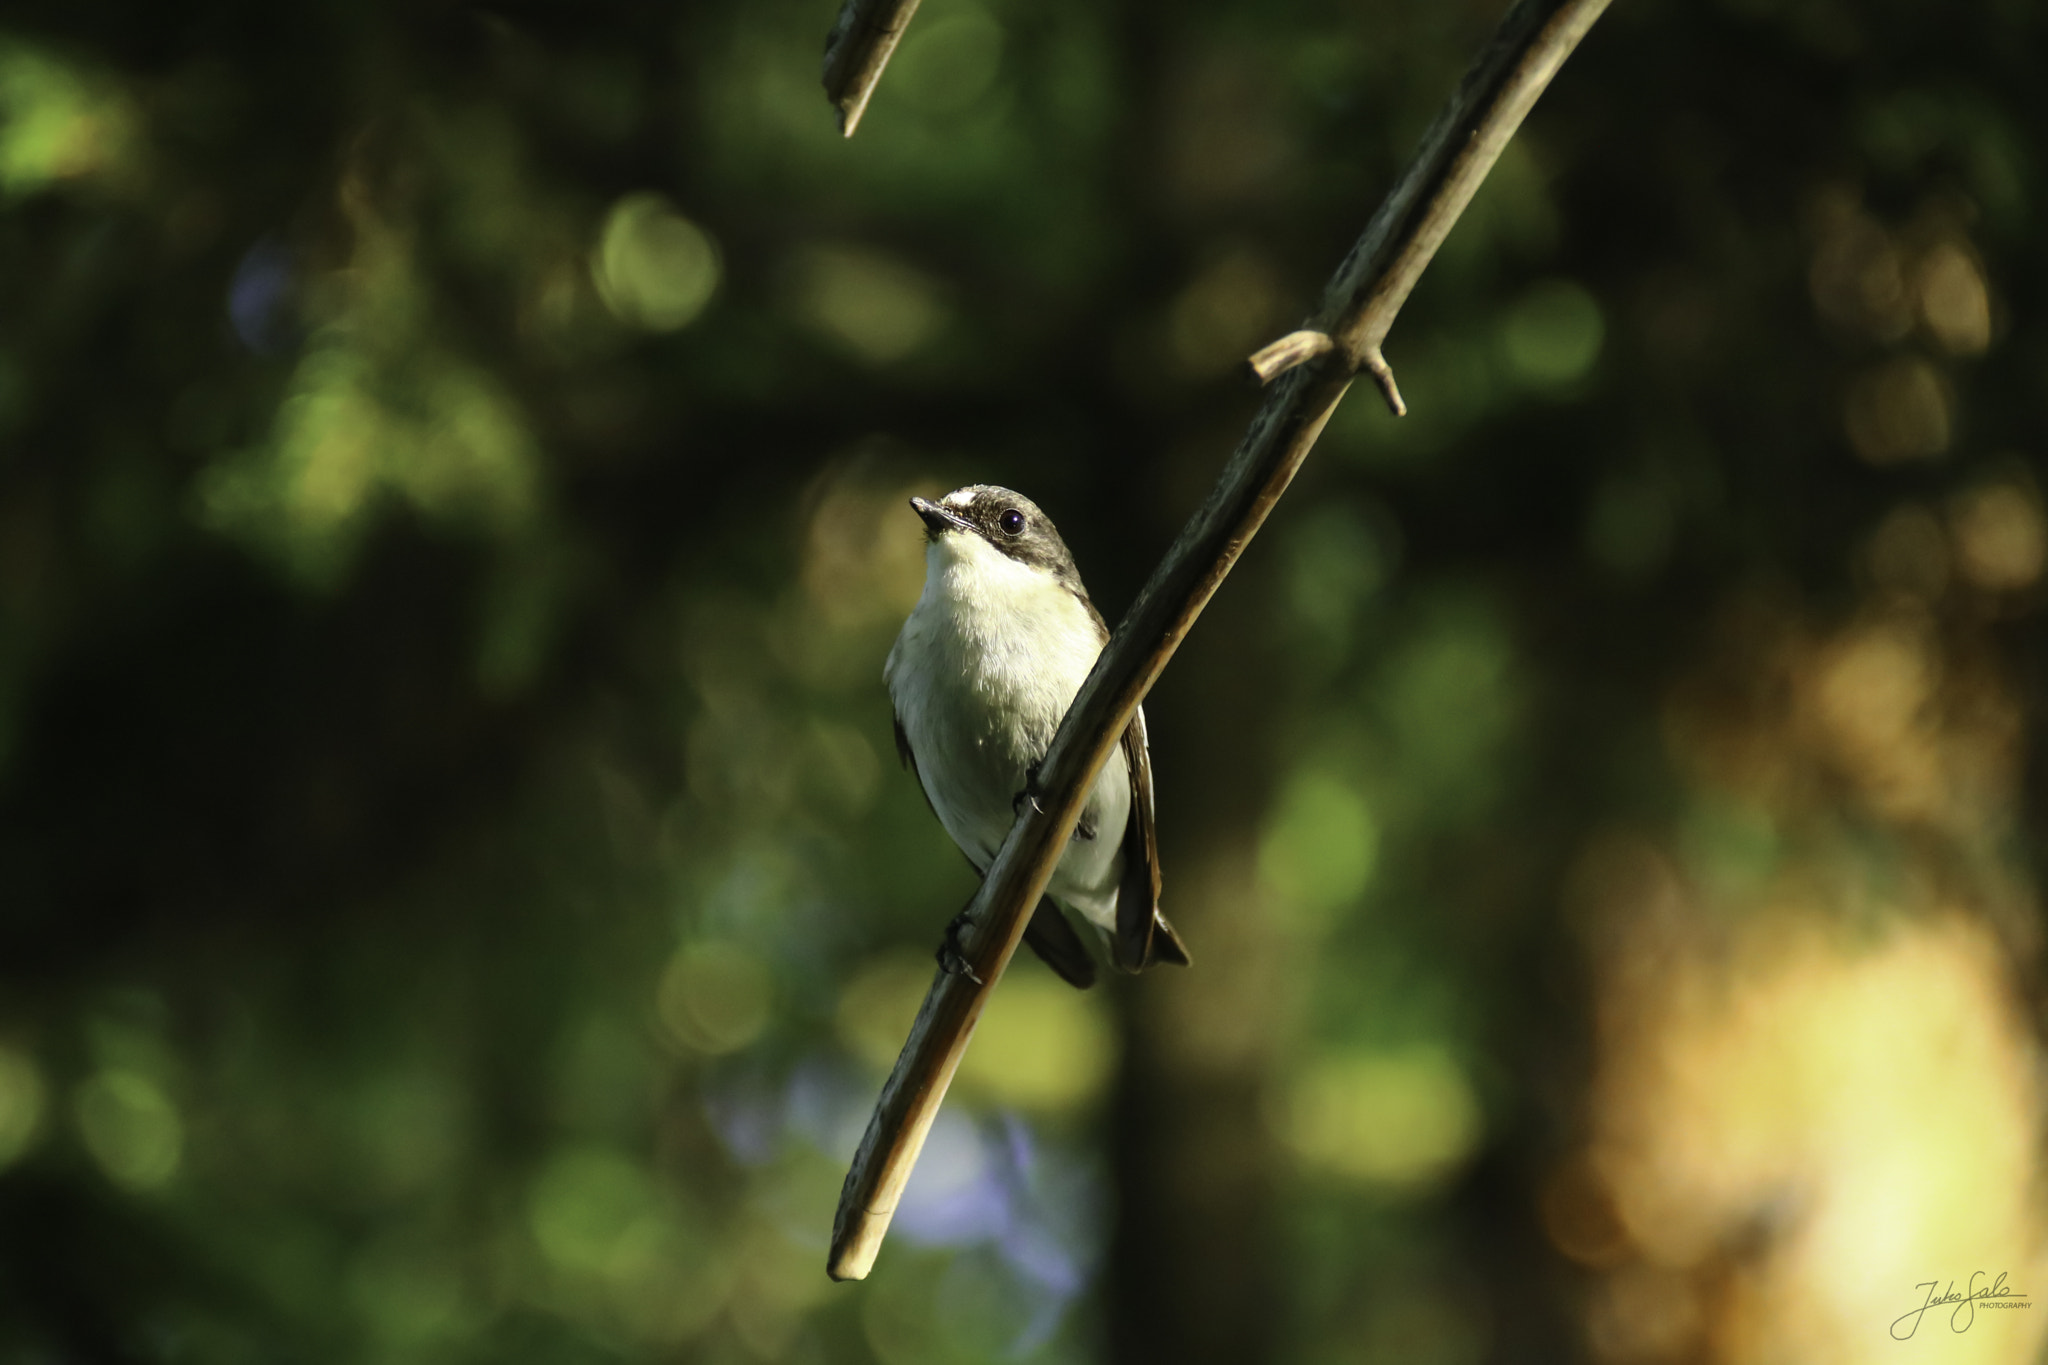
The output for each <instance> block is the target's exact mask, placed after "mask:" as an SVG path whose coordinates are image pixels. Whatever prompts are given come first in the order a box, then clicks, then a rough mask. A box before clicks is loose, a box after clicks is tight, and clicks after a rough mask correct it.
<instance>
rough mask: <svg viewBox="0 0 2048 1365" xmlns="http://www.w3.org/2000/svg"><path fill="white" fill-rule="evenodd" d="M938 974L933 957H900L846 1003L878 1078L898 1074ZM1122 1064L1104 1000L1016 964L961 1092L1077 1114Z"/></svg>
mask: <svg viewBox="0 0 2048 1365" xmlns="http://www.w3.org/2000/svg"><path fill="white" fill-rule="evenodd" d="M1019 951H1020V952H1021V953H1029V952H1030V949H1028V948H1026V949H1020V950H1019ZM935 970H936V969H935V968H934V967H933V965H932V962H931V959H930V958H929V957H921V956H917V955H913V954H909V953H902V954H897V953H890V954H885V955H883V956H881V957H878V958H875V959H874V960H873V961H871V962H869V963H868V964H867V965H866V966H864V967H863V968H862V969H861V970H860V971H859V972H857V973H856V974H855V975H854V978H853V980H852V981H851V982H850V983H848V985H847V987H846V989H845V990H844V991H842V992H841V994H840V997H839V1009H838V1022H839V1032H840V1036H841V1038H842V1039H843V1040H844V1041H845V1042H846V1044H847V1046H848V1047H849V1048H851V1049H852V1050H853V1052H854V1053H855V1054H856V1055H858V1056H859V1057H861V1058H862V1059H863V1060H864V1061H866V1062H867V1063H868V1064H869V1065H871V1066H873V1067H875V1068H877V1069H878V1070H886V1069H887V1068H889V1067H891V1066H893V1065H895V1062H896V1056H897V1054H898V1053H899V1052H901V1051H902V1049H903V1043H904V1040H905V1039H907V1038H908V1037H909V1036H910V1028H911V1024H912V1023H913V1022H914V1021H915V1020H916V1018H917V1010H918V1006H919V1005H920V1004H921V1003H922V1002H923V1000H924V997H925V993H926V992H927V991H928V990H929V989H930V988H931V984H932V976H933V973H934V971H935ZM1117 1057H1118V1048H1117V1039H1116V1032H1115V1030H1114V1028H1112V1027H1111V1024H1110V1021H1109V1019H1108V1017H1107V1015H1106V1013H1105V1011H1104V1007H1103V1005H1102V1004H1101V1003H1100V997H1099V995H1098V994H1097V993H1095V992H1086V991H1077V990H1075V989H1074V988H1073V987H1072V986H1069V985H1067V984H1066V983H1065V982H1063V981H1060V980H1058V979H1057V978H1055V977H1053V976H1052V975H1051V974H1050V973H1048V972H1045V971H1043V970H1042V969H1040V968H1039V966H1038V965H1037V964H1036V963H1035V962H1031V963H1025V962H1015V963H1013V964H1012V967H1011V970H1010V971H1008V972H1006V973H1005V974H1004V976H1003V980H1002V983H1001V985H1000V986H998V987H997V989H996V991H995V993H994V994H993V995H992V996H991V997H990V998H989V1003H988V1007H987V1009H986V1010H985V1011H984V1012H983V1014H982V1016H981V1020H980V1022H979V1023H978V1024H976V1025H975V1029H974V1040H973V1044H972V1045H971V1046H970V1047H969V1048H968V1049H967V1055H966V1056H965V1057H964V1058H963V1059H962V1060H961V1063H960V1070H959V1073H958V1075H957V1076H956V1077H955V1082H956V1084H957V1085H958V1086H959V1087H960V1089H961V1091H962V1092H963V1093H964V1094H967V1095H969V1096H974V1097H979V1098H981V1099H983V1100H986V1101H989V1102H992V1103H995V1104H1002V1105H1014V1106H1016V1107H1018V1108H1023V1109H1033V1110H1040V1111H1057V1110H1065V1109H1073V1108H1077V1107H1079V1106H1081V1105H1084V1104H1086V1103H1088V1102H1090V1101H1091V1100H1093V1099H1095V1097H1096V1096H1098V1095H1100V1094H1101V1093H1102V1090H1103V1087H1104V1086H1105V1085H1106V1084H1107V1083H1108V1081H1109V1078H1110V1076H1111V1075H1112V1074H1113V1073H1114V1071H1115V1069H1116V1062H1117Z"/></svg>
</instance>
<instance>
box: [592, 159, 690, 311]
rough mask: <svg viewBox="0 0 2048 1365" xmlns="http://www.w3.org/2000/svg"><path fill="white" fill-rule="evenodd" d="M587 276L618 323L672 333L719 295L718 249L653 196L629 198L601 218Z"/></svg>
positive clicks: (669, 207)
mask: <svg viewBox="0 0 2048 1365" xmlns="http://www.w3.org/2000/svg"><path fill="white" fill-rule="evenodd" d="M590 270H591V277H592V278H593V279H594V280H595V281H596V284H597V292H598V296H599V297H600V298H602V299H603V300H604V303H605V307H607V308H609V309H610V310H611V311H612V315H613V316H614V317H616V318H618V319H619V320H620V321H621V322H624V323H627V324H629V325H631V326H634V327H639V328H641V329H643V330H645V331H649V332H673V331H677V330H679V329H681V328H683V327H686V326H688V325H689V324H690V323H691V322H693V321H695V320H696V317H697V315H698V314H699V313H702V312H703V311H704V308H705V306H706V305H707V304H709V303H710V302H711V296H712V295H713V294H714V293H716V292H717V290H718V280H719V275H720V273H721V266H720V263H719V256H718V246H717V244H716V243H715V242H713V241H712V240H711V237H710V235H709V234H708V233H706V232H705V231H704V229H703V228H701V227H699V226H697V225H696V224H695V223H693V222H691V221H690V220H689V219H688V218H685V217H684V216H683V215H682V214H681V213H679V212H677V211H676V208H675V206H674V205H672V204H670V203H669V202H668V200H666V199H664V198H663V197H662V196H660V195H658V194H653V193H649V192H644V191H643V192H641V193H638V194H629V195H627V196H626V197H625V198H623V199H621V200H619V202H618V203H616V204H614V205H613V206H612V209H611V212H610V213H608V214H607V215H605V220H604V228H603V230H602V231H601V232H600V233H599V234H598V243H597V249H596V250H595V251H594V252H593V253H592V255H591V261H590Z"/></svg>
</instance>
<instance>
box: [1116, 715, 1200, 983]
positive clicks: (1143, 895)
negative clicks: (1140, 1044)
mask: <svg viewBox="0 0 2048 1365" xmlns="http://www.w3.org/2000/svg"><path fill="white" fill-rule="evenodd" d="M1123 750H1124V766H1125V767H1126V768H1128V769H1129V770H1130V775H1131V814H1130V819H1129V820H1128V821H1127V822H1126V823H1125V825H1124V847H1123V854H1124V875H1123V881H1122V883H1121V884H1120V885H1119V886H1118V887H1117V895H1116V936H1115V943H1114V948H1115V958H1116V965H1117V967H1118V969H1119V970H1121V971H1126V972H1136V971H1143V970H1144V969H1145V968H1146V967H1149V966H1151V965H1152V964H1153V963H1154V962H1174V963H1178V964H1180V965H1182V966H1186V965H1187V961H1188V950H1187V947H1186V945H1185V944H1183V943H1182V942H1181V941H1180V935H1179V934H1177V933H1175V932H1174V930H1173V926H1172V925H1171V924H1169V923H1167V922H1166V916H1164V915H1162V914H1160V913H1159V836H1158V831H1157V830H1156V828H1155V827H1154V825H1153V809H1152V750H1151V746H1150V745H1149V744H1148V743H1147V742H1146V737H1145V708H1144V707H1142V706H1141V707H1139V708H1138V709H1137V711H1136V712H1135V713H1134V714H1133V715H1132V716H1131V723H1130V724H1129V725H1128V726H1126V727H1125V728H1124V738H1123Z"/></svg>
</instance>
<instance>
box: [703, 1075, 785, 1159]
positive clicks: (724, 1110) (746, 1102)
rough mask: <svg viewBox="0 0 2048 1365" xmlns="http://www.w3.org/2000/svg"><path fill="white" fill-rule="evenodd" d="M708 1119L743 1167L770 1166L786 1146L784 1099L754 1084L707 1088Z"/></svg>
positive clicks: (706, 1107)
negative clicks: (783, 1134)
mask: <svg viewBox="0 0 2048 1365" xmlns="http://www.w3.org/2000/svg"><path fill="white" fill-rule="evenodd" d="M704 1117H705V1119H706V1120H708V1121H709V1122H710V1124H711V1131H712V1132H714V1133H716V1134H718V1140H719V1141H720V1142H721V1143H723V1144H724V1145H725V1150H726V1151H727V1152H729V1153H731V1155H732V1159H733V1160H735V1161H737V1162H739V1163H740V1164H741V1165H742V1166H765V1165H767V1164H768V1163H769V1162H770V1161H773V1160H774V1159H775V1153H776V1150H777V1149H778V1148H779V1147H780V1146H781V1145H782V1128H783V1116H782V1103H781V1097H780V1096H778V1095H776V1094H775V1093H774V1092H773V1091H771V1090H768V1089H767V1088H766V1087H764V1086H761V1085H759V1084H756V1083H754V1082H752V1081H750V1080H742V1081H737V1082H734V1083H733V1084H730V1085H725V1086H707V1087H706V1088H705V1093H704Z"/></svg>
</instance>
